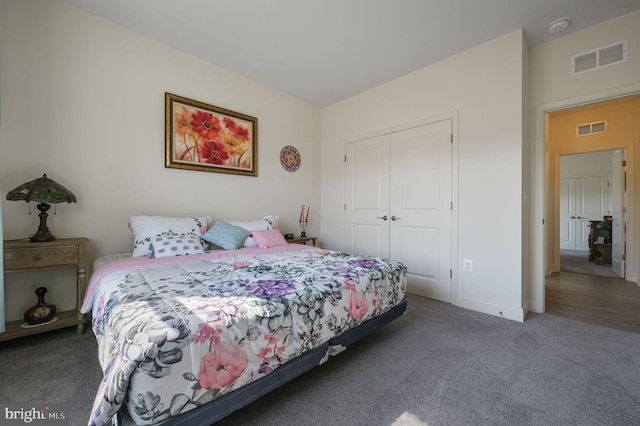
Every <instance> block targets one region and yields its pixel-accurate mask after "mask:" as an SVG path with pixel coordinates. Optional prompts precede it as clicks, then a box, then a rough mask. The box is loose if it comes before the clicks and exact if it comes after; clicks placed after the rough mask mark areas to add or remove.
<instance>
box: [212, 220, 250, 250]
mask: <svg viewBox="0 0 640 426" xmlns="http://www.w3.org/2000/svg"><path fill="white" fill-rule="evenodd" d="M248 236H249V231H247V230H246V229H244V228H243V227H241V226H236V225H232V224H230V223H228V222H225V221H223V220H218V221H216V223H214V225H213V226H212V227H211V229H209V230H208V231H207V232H205V233H204V234H202V236H201V238H202V239H203V240H205V241H207V242H209V243H211V244H215V245H217V246H218V247H222V248H223V249H225V250H235V249H237V248H240V247H241V246H242V244H243V243H244V240H246V239H247V237H248Z"/></svg>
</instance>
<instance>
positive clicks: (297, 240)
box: [287, 237, 318, 247]
mask: <svg viewBox="0 0 640 426" xmlns="http://www.w3.org/2000/svg"><path fill="white" fill-rule="evenodd" d="M317 239H318V237H300V238H291V239H289V240H287V242H288V243H290V244H304V245H306V244H307V241H311V243H312V244H313V246H314V247H315V246H316V240H317Z"/></svg>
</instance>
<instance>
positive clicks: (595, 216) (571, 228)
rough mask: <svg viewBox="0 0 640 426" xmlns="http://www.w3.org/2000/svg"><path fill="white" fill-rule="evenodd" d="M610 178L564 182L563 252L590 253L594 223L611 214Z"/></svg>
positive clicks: (561, 233)
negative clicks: (564, 250) (590, 238)
mask: <svg viewBox="0 0 640 426" xmlns="http://www.w3.org/2000/svg"><path fill="white" fill-rule="evenodd" d="M608 205H609V178H608V177H607V176H590V177H579V178H562V179H560V248H561V249H568V250H580V251H589V233H590V232H591V221H592V220H602V219H603V216H604V215H607V214H609V213H608V212H609V210H608V207H607V206H608Z"/></svg>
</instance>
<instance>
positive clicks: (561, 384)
mask: <svg viewBox="0 0 640 426" xmlns="http://www.w3.org/2000/svg"><path fill="white" fill-rule="evenodd" d="M95 357H96V347H95V340H94V338H93V336H92V335H91V334H90V333H86V334H85V335H83V336H77V335H76V334H75V331H74V330H73V329H66V330H61V331H58V332H52V333H47V334H43V335H40V336H30V337H26V338H23V339H17V340H14V341H9V342H2V343H1V344H0V360H1V362H0V378H1V380H2V387H1V389H0V402H4V403H6V402H24V401H43V402H48V403H53V402H66V403H69V404H70V407H71V408H70V414H71V425H82V424H86V419H87V417H88V412H89V410H90V407H91V403H92V399H93V395H94V393H95V390H96V388H97V386H98V383H99V379H100V371H99V367H98V365H97V362H96V358H95ZM639 372H640V335H638V334H633V333H627V332H624V331H619V330H614V329H610V328H605V327H600V326H597V325H592V324H586V323H580V322H576V321H572V320H568V319H564V318H559V317H554V316H551V315H540V314H530V315H529V317H528V318H527V320H526V321H525V322H524V323H517V322H513V321H509V320H505V319H500V318H496V317H493V316H489V315H484V314H480V313H477V312H472V311H468V310H464V309H461V308H457V307H455V306H451V305H449V304H445V303H441V302H436V301H433V300H429V299H425V298H421V297H418V296H410V298H409V310H408V312H407V314H406V315H405V316H404V317H402V318H400V319H398V320H396V321H395V322H394V323H392V324H389V325H387V326H385V327H384V328H383V329H381V330H380V331H379V332H378V333H376V334H375V335H372V336H370V337H368V338H367V339H365V340H363V341H361V342H359V343H357V344H356V345H354V346H353V347H351V348H350V349H349V350H347V351H346V352H343V353H342V354H340V355H338V356H336V357H335V358H333V359H331V360H329V361H328V362H327V363H326V364H324V365H321V366H319V367H317V368H315V369H314V370H312V371H310V372H308V373H306V374H304V375H302V376H300V377H299V378H297V379H295V380H294V381H292V382H290V383H288V384H286V385H285V386H283V387H282V388H280V389H277V390H276V391H274V392H272V393H270V394H268V395H267V396H265V397H263V398H262V399H260V400H258V401H256V402H254V403H253V404H251V405H250V406H248V407H246V408H244V409H242V410H240V411H238V412H236V413H234V414H232V415H231V416H230V417H227V418H226V419H224V420H222V421H221V422H219V423H218V425H222V426H226V425H228V426H230V425H234V426H235V425H261V426H271V425H273V426H276V425H278V426H281V425H335V426H338V425H339V426H342V425H398V426H417V425H429V426H437V425H638V424H639V422H640V373H639Z"/></svg>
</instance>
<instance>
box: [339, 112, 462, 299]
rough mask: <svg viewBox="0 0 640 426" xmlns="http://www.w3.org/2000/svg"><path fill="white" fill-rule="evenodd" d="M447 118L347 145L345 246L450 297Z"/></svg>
mask: <svg viewBox="0 0 640 426" xmlns="http://www.w3.org/2000/svg"><path fill="white" fill-rule="evenodd" d="M451 131H452V124H451V120H444V121H441V122H437V123H432V124H428V125H424V126H418V127H415V128H411V129H407V130H403V131H399V132H394V133H391V134H389V135H383V136H378V137H375V138H371V139H367V140H364V141H358V142H353V143H350V144H347V146H346V188H345V194H346V198H345V201H346V202H345V234H344V241H345V250H346V251H351V252H353V253H357V254H365V255H374V256H381V257H389V258H391V259H394V260H398V261H400V262H403V263H404V264H405V265H406V266H407V270H408V286H409V291H410V292H411V293H415V294H419V295H422V296H426V297H430V298H433V299H437V300H442V301H446V302H451V299H452V287H451V286H452V280H451V275H450V273H451V268H452V264H451V262H452V260H451V258H452V257H451V244H452V242H451V238H452V229H451V221H452V218H451V216H452V211H451V200H452V195H451V190H452V183H451V182H452V177H451V170H452V157H451V155H452V143H451Z"/></svg>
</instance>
